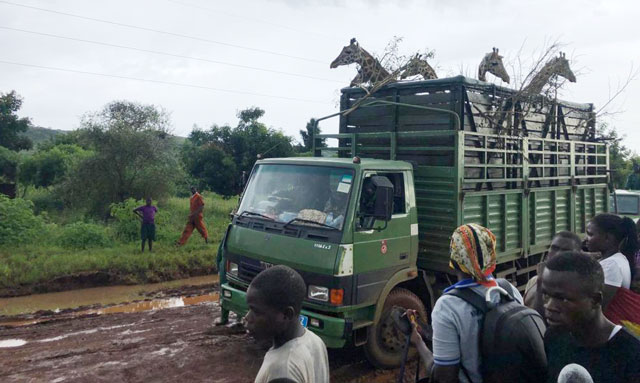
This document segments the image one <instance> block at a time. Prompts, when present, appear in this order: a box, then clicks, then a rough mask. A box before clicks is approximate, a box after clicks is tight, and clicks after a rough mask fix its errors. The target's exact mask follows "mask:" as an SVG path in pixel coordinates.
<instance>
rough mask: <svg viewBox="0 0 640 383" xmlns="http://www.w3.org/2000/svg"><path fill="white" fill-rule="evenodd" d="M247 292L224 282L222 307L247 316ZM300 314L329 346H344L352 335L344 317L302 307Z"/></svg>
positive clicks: (349, 323) (221, 297)
mask: <svg viewBox="0 0 640 383" xmlns="http://www.w3.org/2000/svg"><path fill="white" fill-rule="evenodd" d="M246 296H247V293H246V292H244V291H242V290H239V289H236V288H234V287H232V286H230V285H229V284H228V283H224V284H223V285H222V287H221V296H220V302H221V303H222V308H223V309H225V310H228V311H233V312H234V313H236V314H238V315H241V316H245V315H246V314H247V312H248V311H249V308H248V307H247V299H246ZM300 315H304V316H306V317H307V318H308V321H307V323H308V326H307V328H308V329H309V330H311V331H313V332H314V333H315V334H316V335H318V336H319V337H320V338H322V340H323V341H324V343H325V344H326V345H327V347H329V348H342V347H344V345H345V344H346V343H347V337H349V336H350V335H351V327H352V326H351V322H349V321H348V320H345V319H343V318H336V317H332V316H327V315H322V314H318V313H316V312H313V311H308V310H306V309H304V308H303V309H302V311H301V312H300Z"/></svg>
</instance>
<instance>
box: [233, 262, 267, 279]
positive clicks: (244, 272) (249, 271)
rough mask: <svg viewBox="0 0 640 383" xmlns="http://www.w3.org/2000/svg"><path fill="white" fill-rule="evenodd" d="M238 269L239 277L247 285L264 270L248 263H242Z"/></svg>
mask: <svg viewBox="0 0 640 383" xmlns="http://www.w3.org/2000/svg"><path fill="white" fill-rule="evenodd" d="M238 268H239V270H238V277H239V278H240V279H241V280H243V281H244V282H247V283H251V281H252V280H253V278H255V277H256V275H258V273H260V272H261V271H262V270H264V268H263V267H261V266H260V265H252V264H250V263H247V262H240V265H239V267H238Z"/></svg>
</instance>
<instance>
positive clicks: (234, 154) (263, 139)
mask: <svg viewBox="0 0 640 383" xmlns="http://www.w3.org/2000/svg"><path fill="white" fill-rule="evenodd" d="M237 116H238V119H239V121H238V125H237V126H236V127H235V128H232V127H230V126H218V125H212V126H211V128H209V129H208V130H200V129H194V130H193V131H192V132H191V134H190V135H189V139H188V141H187V142H185V144H184V147H183V151H182V153H183V161H184V163H185V166H186V170H187V171H188V172H189V174H190V175H191V176H192V177H194V178H196V179H199V180H200V182H201V185H200V186H201V187H205V188H208V189H211V190H213V191H215V192H216V193H219V194H222V195H225V196H230V195H233V194H237V193H238V192H239V191H240V185H241V178H242V172H245V173H247V174H248V173H249V172H250V171H251V168H252V167H253V164H254V163H255V162H256V160H257V159H258V155H260V156H261V157H262V158H268V157H289V156H291V155H293V154H294V152H295V151H294V149H293V146H292V145H291V137H288V136H286V135H284V134H283V133H282V132H280V131H277V130H275V129H272V128H268V127H267V126H266V125H265V124H263V123H262V122H260V121H259V119H260V118H261V117H262V116H264V110H262V109H260V108H257V107H253V108H248V109H244V110H241V111H240V112H238V114H237Z"/></svg>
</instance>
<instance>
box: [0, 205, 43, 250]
mask: <svg viewBox="0 0 640 383" xmlns="http://www.w3.org/2000/svg"><path fill="white" fill-rule="evenodd" d="M43 228H44V222H43V220H42V218H41V217H39V216H36V215H35V214H34V213H33V203H31V201H26V200H23V199H22V198H15V199H10V198H8V197H6V196H5V195H3V194H0V245H4V244H20V243H25V242H30V241H33V240H34V238H35V237H37V236H39V235H40V234H42V231H43Z"/></svg>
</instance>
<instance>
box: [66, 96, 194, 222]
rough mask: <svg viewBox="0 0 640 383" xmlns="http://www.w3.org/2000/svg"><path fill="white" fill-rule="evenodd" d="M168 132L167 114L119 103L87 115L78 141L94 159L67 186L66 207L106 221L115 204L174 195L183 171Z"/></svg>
mask: <svg viewBox="0 0 640 383" xmlns="http://www.w3.org/2000/svg"><path fill="white" fill-rule="evenodd" d="M169 131H170V126H169V117H168V114H167V113H166V112H165V111H163V110H162V109H158V108H156V107H155V106H153V105H141V104H137V103H133V102H129V101H114V102H112V103H110V104H108V105H106V106H105V107H104V108H103V109H102V110H101V111H99V112H97V113H92V114H88V115H86V116H85V117H84V118H83V119H82V121H81V129H80V138H79V140H80V142H82V143H83V144H84V145H86V147H88V148H90V149H91V150H92V151H93V152H94V155H92V156H90V157H88V158H86V159H84V160H83V161H81V162H80V163H79V164H78V166H77V167H76V169H75V170H74V173H73V175H72V176H71V177H69V178H68V180H67V182H65V185H64V187H65V197H66V199H67V202H68V203H69V204H70V203H74V204H77V203H84V204H85V205H86V206H87V207H88V208H90V209H91V211H93V212H94V213H97V214H101V215H103V216H107V215H108V207H109V205H110V204H112V203H114V202H121V201H124V200H125V199H127V198H130V197H133V198H136V199H141V198H144V197H147V196H151V197H153V198H155V199H159V198H164V197H167V196H168V195H170V194H171V193H172V191H173V188H174V180H175V179H176V178H177V177H179V176H180V173H181V170H182V169H181V167H180V166H179V163H178V162H177V161H176V156H175V153H174V150H173V145H172V141H171V140H170V136H169Z"/></svg>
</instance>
